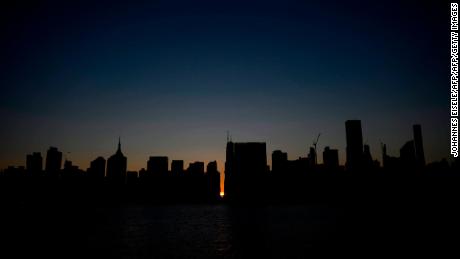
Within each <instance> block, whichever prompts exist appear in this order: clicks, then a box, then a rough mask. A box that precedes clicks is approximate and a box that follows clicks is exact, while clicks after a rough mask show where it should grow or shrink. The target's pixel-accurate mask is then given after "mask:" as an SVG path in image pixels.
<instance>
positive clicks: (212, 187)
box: [206, 161, 220, 200]
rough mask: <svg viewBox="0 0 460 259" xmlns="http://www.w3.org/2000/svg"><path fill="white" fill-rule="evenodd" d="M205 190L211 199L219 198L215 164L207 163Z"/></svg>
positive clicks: (218, 181)
mask: <svg viewBox="0 0 460 259" xmlns="http://www.w3.org/2000/svg"><path fill="white" fill-rule="evenodd" d="M206 178H207V180H206V181H207V188H208V190H209V196H208V197H210V198H211V199H214V200H215V199H219V198H220V173H219V171H218V170H217V162H216V161H212V162H209V163H208V165H207V166H206Z"/></svg>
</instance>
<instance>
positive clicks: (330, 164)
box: [323, 147, 339, 169]
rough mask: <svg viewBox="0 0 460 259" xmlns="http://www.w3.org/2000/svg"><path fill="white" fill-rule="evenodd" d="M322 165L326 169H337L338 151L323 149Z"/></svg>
mask: <svg viewBox="0 0 460 259" xmlns="http://www.w3.org/2000/svg"><path fill="white" fill-rule="evenodd" d="M323 164H324V166H325V167H326V168H327V169H337V168H339V151H338V150H337V149H331V148H329V147H325V148H324V151H323Z"/></svg>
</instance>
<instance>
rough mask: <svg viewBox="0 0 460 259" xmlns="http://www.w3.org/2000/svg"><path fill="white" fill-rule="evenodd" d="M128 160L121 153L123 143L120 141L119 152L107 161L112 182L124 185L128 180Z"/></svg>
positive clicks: (109, 178) (108, 176) (108, 173)
mask: <svg viewBox="0 0 460 259" xmlns="http://www.w3.org/2000/svg"><path fill="white" fill-rule="evenodd" d="M127 164H128V161H127V158H126V157H125V156H124V155H123V153H122V152H121V142H120V139H118V149H117V152H116V153H115V154H114V155H112V156H111V157H110V158H109V159H108V160H107V178H108V180H109V181H110V182H112V183H116V184H123V183H125V180H126V168H127Z"/></svg>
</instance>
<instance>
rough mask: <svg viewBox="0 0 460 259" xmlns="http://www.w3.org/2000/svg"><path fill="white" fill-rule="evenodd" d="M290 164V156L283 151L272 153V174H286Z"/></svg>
mask: <svg viewBox="0 0 460 259" xmlns="http://www.w3.org/2000/svg"><path fill="white" fill-rule="evenodd" d="M287 164H288V155H287V153H286V152H282V151H281V150H275V151H273V153H272V172H275V173H286V170H287Z"/></svg>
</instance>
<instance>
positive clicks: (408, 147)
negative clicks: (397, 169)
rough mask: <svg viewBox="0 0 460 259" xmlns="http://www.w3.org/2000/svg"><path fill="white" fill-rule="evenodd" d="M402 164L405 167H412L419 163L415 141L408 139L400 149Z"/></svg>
mask: <svg viewBox="0 0 460 259" xmlns="http://www.w3.org/2000/svg"><path fill="white" fill-rule="evenodd" d="M399 152H400V159H401V164H402V166H403V167H404V168H405V169H412V168H414V167H415V166H416V164H417V157H416V155H415V144H414V141H413V140H411V141H407V142H406V144H404V146H402V147H401V149H400V150H399Z"/></svg>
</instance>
